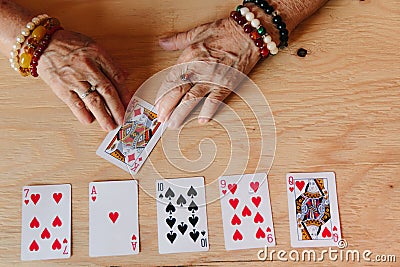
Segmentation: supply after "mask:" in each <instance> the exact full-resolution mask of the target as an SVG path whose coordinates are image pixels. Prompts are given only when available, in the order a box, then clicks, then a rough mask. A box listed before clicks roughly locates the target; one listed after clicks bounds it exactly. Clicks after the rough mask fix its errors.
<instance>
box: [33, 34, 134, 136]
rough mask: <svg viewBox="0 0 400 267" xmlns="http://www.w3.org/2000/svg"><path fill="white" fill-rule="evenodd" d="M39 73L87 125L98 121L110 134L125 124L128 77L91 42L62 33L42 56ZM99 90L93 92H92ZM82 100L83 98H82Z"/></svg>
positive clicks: (85, 37)
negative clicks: (125, 88)
mask: <svg viewBox="0 0 400 267" xmlns="http://www.w3.org/2000/svg"><path fill="white" fill-rule="evenodd" d="M38 73H39V75H40V77H41V78H42V79H43V80H44V81H45V82H46V83H47V84H48V85H49V86H50V87H51V88H52V90H53V91H54V93H55V94H56V95H57V96H58V97H59V98H60V99H61V100H62V101H63V102H64V103H65V104H67V105H68V107H69V108H70V109H71V111H72V112H73V113H74V115H75V116H76V117H77V118H78V119H79V121H80V122H82V123H84V124H89V123H92V122H93V121H94V119H97V121H98V122H99V124H100V126H101V127H102V128H103V129H104V130H106V131H111V130H113V129H115V128H116V127H117V124H122V122H123V119H124V114H125V109H124V105H123V103H122V101H121V98H122V97H124V98H127V97H128V96H124V95H122V94H127V93H128V92H123V91H122V84H123V82H124V80H125V74H124V72H123V71H122V69H121V68H120V67H119V66H117V65H116V64H115V63H114V62H113V60H112V59H111V57H110V56H109V55H108V54H107V53H106V52H105V51H104V50H103V49H102V48H101V47H99V46H98V45H97V44H96V43H95V42H94V41H93V40H92V39H90V38H89V37H87V36H84V35H82V34H79V33H75V32H70V31H65V30H61V31H58V32H56V33H55V34H54V35H53V38H52V41H51V42H50V45H49V47H48V48H47V49H46V51H45V52H44V54H43V55H42V57H41V59H40V62H39V66H38ZM91 88H92V89H93V88H95V89H96V91H93V92H91V91H90V89H91ZM82 98H83V99H82Z"/></svg>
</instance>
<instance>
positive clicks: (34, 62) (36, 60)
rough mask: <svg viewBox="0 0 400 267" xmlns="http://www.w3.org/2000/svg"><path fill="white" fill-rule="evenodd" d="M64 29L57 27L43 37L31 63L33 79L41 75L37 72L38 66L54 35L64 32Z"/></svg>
mask: <svg viewBox="0 0 400 267" xmlns="http://www.w3.org/2000/svg"><path fill="white" fill-rule="evenodd" d="M63 29H64V28H63V27H61V26H59V25H57V26H54V27H52V28H51V29H50V30H49V31H48V32H47V33H46V34H45V35H44V37H43V39H42V40H41V41H40V44H39V45H38V46H37V48H36V50H35V52H34V53H33V56H32V60H31V62H30V74H31V75H32V76H33V77H38V76H39V74H38V72H37V66H38V64H39V60H40V57H41V56H42V55H43V53H44V51H45V50H46V49H47V47H48V46H49V44H50V41H51V37H52V36H53V34H54V33H56V32H57V31H59V30H63Z"/></svg>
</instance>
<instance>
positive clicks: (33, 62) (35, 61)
mask: <svg viewBox="0 0 400 267" xmlns="http://www.w3.org/2000/svg"><path fill="white" fill-rule="evenodd" d="M38 62H39V60H38V58H37V57H33V58H32V60H31V64H36V65H37V63H38Z"/></svg>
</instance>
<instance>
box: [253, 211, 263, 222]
mask: <svg viewBox="0 0 400 267" xmlns="http://www.w3.org/2000/svg"><path fill="white" fill-rule="evenodd" d="M263 222H264V218H263V216H261V214H260V213H259V212H257V214H256V216H254V223H263Z"/></svg>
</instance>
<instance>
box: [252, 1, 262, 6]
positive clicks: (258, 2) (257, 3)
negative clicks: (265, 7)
mask: <svg viewBox="0 0 400 267" xmlns="http://www.w3.org/2000/svg"><path fill="white" fill-rule="evenodd" d="M253 2H254V4H256V5H259V4H260V2H261V1H260V0H254V1H253Z"/></svg>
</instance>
